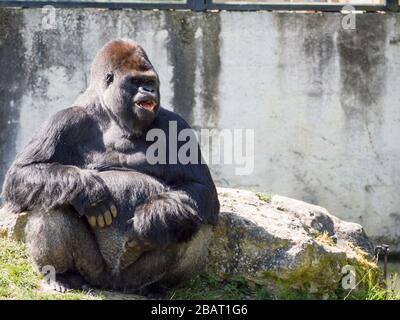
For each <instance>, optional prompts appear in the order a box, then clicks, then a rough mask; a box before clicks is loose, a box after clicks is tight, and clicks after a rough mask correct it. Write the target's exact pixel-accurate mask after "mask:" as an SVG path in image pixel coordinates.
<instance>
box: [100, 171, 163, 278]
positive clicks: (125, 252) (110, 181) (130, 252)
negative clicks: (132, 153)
mask: <svg viewBox="0 0 400 320" xmlns="http://www.w3.org/2000/svg"><path fill="white" fill-rule="evenodd" d="M99 176H100V177H101V178H102V179H103V180H104V182H105V183H106V185H107V186H108V188H109V190H110V192H111V194H112V196H113V198H114V201H115V205H116V207H117V211H118V215H117V217H116V218H115V219H114V221H113V223H112V224H111V226H108V227H105V228H98V227H97V228H94V234H95V236H96V239H97V241H98V245H99V249H100V251H101V254H102V255H103V258H104V260H105V261H106V263H107V265H108V266H109V267H110V269H111V270H112V271H113V273H115V274H118V273H119V272H120V271H121V270H123V269H125V268H126V267H127V266H129V265H131V264H132V263H134V262H135V261H136V260H137V259H138V258H139V257H140V255H141V254H142V252H140V251H138V248H137V247H136V248H135V247H129V245H128V244H129V243H130V241H131V240H132V239H133V233H134V232H133V229H132V228H133V224H132V222H128V221H129V220H130V219H132V218H133V217H134V213H135V208H136V207H137V206H138V205H140V204H141V203H143V202H144V201H145V200H146V199H147V198H148V197H150V196H152V195H156V194H159V193H161V192H163V191H165V190H166V187H165V186H164V185H163V184H162V183H161V182H160V181H158V180H157V179H155V178H153V177H151V176H148V175H146V174H143V173H140V172H136V171H118V170H112V171H104V172H100V173H99Z"/></svg>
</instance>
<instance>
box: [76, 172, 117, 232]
mask: <svg viewBox="0 0 400 320" xmlns="http://www.w3.org/2000/svg"><path fill="white" fill-rule="evenodd" d="M71 205H72V206H73V207H74V209H75V210H76V211H77V212H78V213H79V215H80V216H83V215H85V216H86V218H87V220H88V222H89V224H90V225H91V226H92V227H96V226H98V227H100V228H103V227H105V226H109V225H111V223H112V221H113V219H114V218H116V217H117V207H116V206H115V204H114V201H113V198H112V196H111V194H110V191H109V190H108V188H107V186H106V185H105V184H104V182H103V180H102V179H101V178H99V177H97V176H95V175H90V177H86V178H85V188H84V190H83V192H80V193H79V194H77V196H76V197H75V198H74V199H73V200H72V201H71Z"/></svg>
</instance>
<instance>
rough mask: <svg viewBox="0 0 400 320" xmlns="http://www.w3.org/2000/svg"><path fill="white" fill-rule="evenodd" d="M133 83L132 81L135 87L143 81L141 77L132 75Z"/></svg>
mask: <svg viewBox="0 0 400 320" xmlns="http://www.w3.org/2000/svg"><path fill="white" fill-rule="evenodd" d="M131 83H132V84H133V85H134V86H135V87H139V86H140V83H141V79H138V78H134V77H132V78H131Z"/></svg>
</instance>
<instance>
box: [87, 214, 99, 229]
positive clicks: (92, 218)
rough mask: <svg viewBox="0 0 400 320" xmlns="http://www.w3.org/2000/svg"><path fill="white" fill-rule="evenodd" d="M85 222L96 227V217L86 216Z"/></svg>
mask: <svg viewBox="0 0 400 320" xmlns="http://www.w3.org/2000/svg"><path fill="white" fill-rule="evenodd" d="M87 220H88V222H89V224H90V225H91V226H92V227H95V226H96V220H97V219H96V217H95V216H88V217H87Z"/></svg>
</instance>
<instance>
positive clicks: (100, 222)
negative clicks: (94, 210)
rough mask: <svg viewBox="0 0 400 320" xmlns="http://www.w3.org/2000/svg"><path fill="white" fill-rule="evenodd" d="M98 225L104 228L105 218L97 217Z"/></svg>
mask: <svg viewBox="0 0 400 320" xmlns="http://www.w3.org/2000/svg"><path fill="white" fill-rule="evenodd" d="M97 225H98V226H99V227H100V228H104V217H103V216H102V215H99V216H97Z"/></svg>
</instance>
